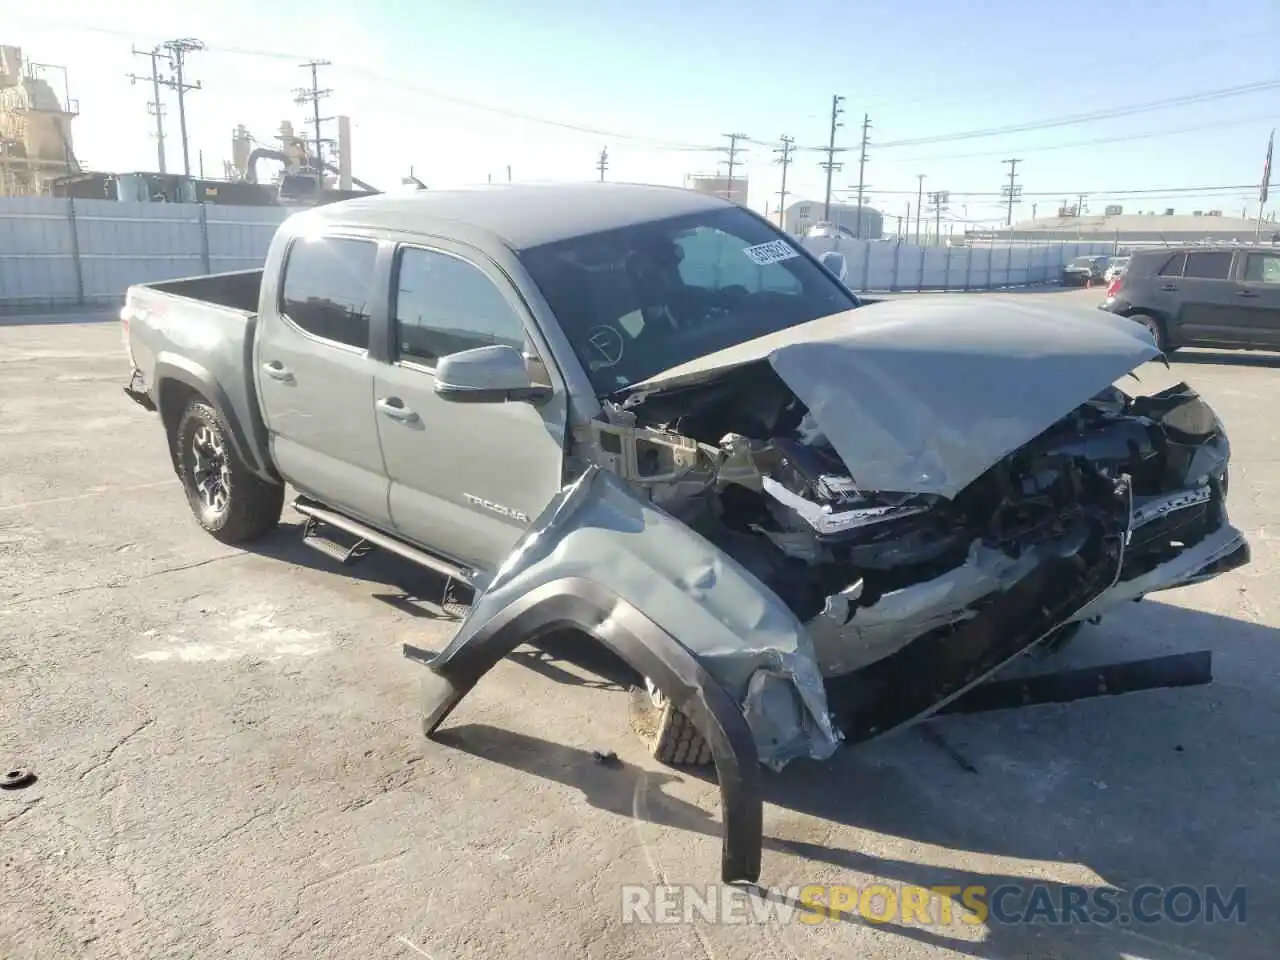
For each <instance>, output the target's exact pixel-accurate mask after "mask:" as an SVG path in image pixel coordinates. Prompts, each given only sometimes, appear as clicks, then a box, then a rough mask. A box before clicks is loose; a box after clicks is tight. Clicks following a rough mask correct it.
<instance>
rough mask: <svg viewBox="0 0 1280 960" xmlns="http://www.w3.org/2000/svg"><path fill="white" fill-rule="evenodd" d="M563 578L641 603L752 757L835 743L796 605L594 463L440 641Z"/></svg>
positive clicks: (781, 757)
mask: <svg viewBox="0 0 1280 960" xmlns="http://www.w3.org/2000/svg"><path fill="white" fill-rule="evenodd" d="M571 578H577V579H582V580H585V581H589V582H592V583H595V584H598V585H599V586H600V587H603V588H604V589H606V590H607V591H608V592H609V593H610V594H611V595H613V596H616V597H617V598H618V599H619V600H621V601H624V602H625V603H626V604H628V605H629V606H631V607H632V608H634V609H636V610H639V611H643V613H644V615H645V616H646V617H649V618H650V619H652V620H653V622H654V623H655V624H656V625H657V627H658V628H660V629H661V630H662V631H663V632H665V633H666V634H668V635H669V636H671V637H674V638H675V639H676V640H677V641H678V642H679V643H680V644H681V645H683V646H684V647H685V648H687V649H688V650H689V652H690V653H692V654H693V655H694V657H696V658H697V661H698V662H699V663H700V664H701V665H702V666H703V667H704V668H705V669H706V671H707V672H708V674H710V675H711V676H712V677H714V678H715V680H716V682H717V683H718V684H719V685H720V686H721V687H723V688H724V690H725V691H726V692H727V693H728V694H729V696H730V697H732V698H733V700H734V701H735V702H736V703H737V704H739V705H740V706H741V708H742V710H743V712H744V713H745V715H746V719H747V723H748V724H749V726H750V728H751V731H752V734H753V735H754V738H755V742H756V748H757V750H758V752H759V759H760V762H761V763H764V764H765V765H767V766H770V767H774V768H781V767H782V766H783V765H784V764H785V763H786V762H787V761H789V760H791V759H794V758H796V757H800V756H808V757H813V758H815V759H825V758H827V757H829V756H830V755H831V754H832V753H833V752H834V751H835V749H836V747H837V745H838V740H837V736H836V733H835V731H834V729H833V727H832V725H831V722H830V718H829V716H828V713H827V702H826V692H825V690H824V689H823V685H822V675H821V673H820V672H819V670H818V666H817V662H816V660H815V658H814V652H813V645H812V641H811V640H810V638H809V636H808V634H807V633H806V632H805V629H804V627H803V626H802V625H801V624H800V622H799V621H798V620H797V619H796V617H795V614H793V613H792V612H791V611H790V610H789V609H788V608H787V606H786V605H785V604H784V603H783V602H782V601H781V600H780V599H778V597H777V596H776V595H775V594H774V593H773V592H772V591H771V590H770V589H769V588H768V587H766V586H765V585H764V584H762V583H761V582H760V581H759V580H758V579H756V578H755V577H754V576H753V575H752V574H751V573H749V572H748V571H747V570H746V569H745V568H743V567H742V566H741V565H739V564H738V563H737V562H736V561H734V560H732V559H731V558H730V557H728V556H727V555H725V554H724V553H723V552H721V551H720V550H719V549H717V548H716V547H715V546H713V545H712V544H710V543H708V542H707V541H706V540H704V539H703V538H702V537H700V536H699V535H698V534H696V533H694V532H693V531H692V530H690V529H689V528H688V527H687V526H685V525H684V524H683V523H681V522H680V521H678V520H676V519H675V518H673V517H671V516H669V515H667V514H666V513H664V512H663V511H661V510H659V509H658V508H656V507H654V506H653V505H652V504H650V503H647V502H644V501H642V500H640V499H639V498H638V497H637V496H636V495H635V493H633V492H632V491H631V490H630V489H629V488H628V486H627V485H626V483H625V482H624V481H622V480H620V479H619V478H617V477H616V476H614V475H612V474H610V473H608V472H607V471H604V470H601V469H599V468H595V467H593V468H590V469H588V470H587V471H586V472H585V473H584V474H583V475H582V477H581V478H579V479H578V480H577V481H575V482H574V483H573V484H572V485H571V486H569V487H568V488H566V489H565V490H564V491H562V493H561V494H560V496H559V497H557V498H556V500H555V501H554V502H553V503H552V504H551V505H550V506H548V508H547V510H546V511H545V512H544V514H543V515H542V516H541V517H540V518H539V519H538V521H537V522H536V523H535V524H534V525H533V527H532V528H531V530H530V532H529V533H528V534H527V535H526V537H525V538H524V539H523V540H522V541H521V543H520V544H519V545H518V546H517V547H516V549H515V550H514V551H513V552H512V553H511V555H510V556H509V557H508V558H507V560H506V562H505V563H503V565H502V567H500V568H499V569H498V571H497V573H496V574H495V575H494V578H493V580H492V581H491V582H490V584H489V587H488V589H487V590H486V591H485V592H484V594H483V595H482V596H480V597H479V598H478V599H477V600H476V603H475V605H474V607H473V609H472V613H471V615H470V616H469V617H468V618H467V620H466V621H465V622H464V623H463V625H462V627H461V629H460V630H459V631H458V634H457V636H456V637H455V638H454V640H453V642H452V643H451V644H450V649H454V648H456V647H459V646H463V645H465V644H466V643H468V641H469V639H470V638H471V637H472V636H474V635H475V634H476V633H477V632H478V631H480V630H482V629H483V628H484V626H485V624H486V622H488V621H489V620H491V619H492V618H494V617H496V616H498V615H499V614H500V613H501V612H502V611H503V610H504V609H505V608H507V607H509V606H510V605H511V604H513V603H515V602H516V601H518V600H519V598H520V597H522V596H524V595H526V594H528V593H530V592H531V591H534V590H537V589H538V588H540V587H542V586H544V585H545V584H548V583H553V582H556V581H562V580H566V579H571ZM445 653H446V654H447V653H448V651H446V652H445ZM442 656H444V654H442ZM757 674H764V675H767V676H769V677H772V678H773V679H772V680H768V681H766V680H765V679H755V678H756V676H757ZM753 679H755V684H754V686H753V684H752V681H753ZM779 681H785V682H784V683H782V686H783V687H784V688H785V689H786V690H787V691H788V695H783V694H782V693H780V692H779ZM664 692H667V691H664ZM668 695H670V693H668Z"/></svg>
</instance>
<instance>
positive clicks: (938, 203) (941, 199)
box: [929, 190, 951, 244]
mask: <svg viewBox="0 0 1280 960" xmlns="http://www.w3.org/2000/svg"><path fill="white" fill-rule="evenodd" d="M950 199H951V194H950V193H949V192H948V191H946V190H939V191H937V192H936V193H930V194H929V205H930V206H932V207H933V215H934V227H933V236H934V240H935V241H936V242H937V243H938V244H941V243H942V211H943V210H944V209H946V206H947V201H948V200H950Z"/></svg>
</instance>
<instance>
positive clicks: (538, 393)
mask: <svg viewBox="0 0 1280 960" xmlns="http://www.w3.org/2000/svg"><path fill="white" fill-rule="evenodd" d="M435 392H436V394H437V396H439V397H440V398H441V399H442V400H451V401H453V402H454V403H505V402H507V401H508V400H524V401H528V402H535V403H536V402H538V401H539V400H545V399H546V398H547V397H549V396H550V395H551V390H550V389H549V388H548V387H537V386H533V385H532V384H530V382H529V371H528V368H527V367H526V366H525V359H524V354H522V353H521V352H520V351H519V350H517V349H516V348H515V347H511V346H507V345H506V344H495V345H493V346H488V347H476V348H474V349H472V350H461V351H459V352H458V353H451V354H449V355H448V356H447V357H441V358H440V359H439V360H437V361H436V386H435Z"/></svg>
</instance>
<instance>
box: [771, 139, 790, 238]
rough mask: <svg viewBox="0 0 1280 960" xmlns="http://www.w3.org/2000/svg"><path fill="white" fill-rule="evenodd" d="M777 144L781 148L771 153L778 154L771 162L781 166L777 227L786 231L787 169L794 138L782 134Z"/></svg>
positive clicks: (776, 148)
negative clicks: (779, 144)
mask: <svg viewBox="0 0 1280 960" xmlns="http://www.w3.org/2000/svg"><path fill="white" fill-rule="evenodd" d="M778 142H779V143H781V144H782V146H780V147H775V148H774V151H773V152H774V153H776V154H778V159H777V160H775V161H773V162H774V163H780V164H782V189H781V190H779V191H778V226H780V227H781V228H782V229H783V230H785V229H787V167H789V166H791V154H793V153H795V150H796V138H795V137H788V136H787V135H786V134H783V135H782V136H781V137H779V138H778Z"/></svg>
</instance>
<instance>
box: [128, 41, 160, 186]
mask: <svg viewBox="0 0 1280 960" xmlns="http://www.w3.org/2000/svg"><path fill="white" fill-rule="evenodd" d="M133 55H134V56H135V57H147V58H148V59H150V60H151V77H150V79H151V96H152V100H151V102H150V103H148V104H147V112H148V113H150V114H152V115H154V116H155V118H156V161H157V163H158V164H159V170H158V171H157V172H159V173H164V172H165V168H164V167H165V164H164V104H162V103H161V102H160V58H161V57H162V56H164V54H162V53H161V52H160V48H159V47H156V48H155V49H154V50H150V51H148V50H139V49H138V48H137V47H134V48H133ZM146 80H147V78H146V77H140V76H138V75H137V74H135V73H131V74H129V82H130V83H131V84H133V83H140V82H143V83H145V82H146Z"/></svg>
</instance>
